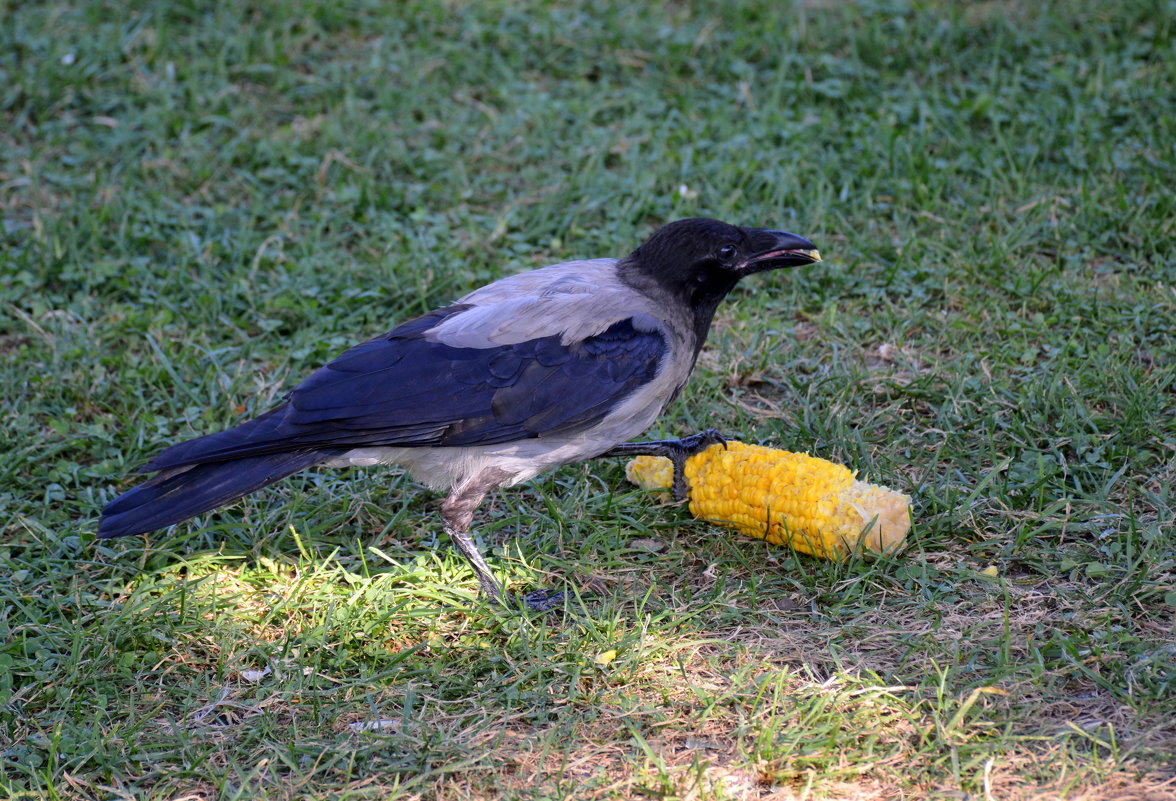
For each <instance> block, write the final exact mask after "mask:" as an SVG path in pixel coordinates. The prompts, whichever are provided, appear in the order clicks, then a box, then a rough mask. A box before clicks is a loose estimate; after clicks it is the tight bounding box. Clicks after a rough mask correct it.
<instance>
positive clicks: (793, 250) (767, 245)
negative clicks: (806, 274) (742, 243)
mask: <svg viewBox="0 0 1176 801" xmlns="http://www.w3.org/2000/svg"><path fill="white" fill-rule="evenodd" d="M747 233H748V237H749V239H750V240H751V247H752V249H753V253H752V255H751V256H749V257H748V258H747V260H746V261H744V262H743V264H742V265H741V269H740V272H741V273H743V274H744V275H750V274H752V273H762V272H763V271H764V270H777V269H779V268H781V267H799V266H801V265H803V264H812V263H813V262H818V261H820V260H821V254H820V252H819V251H818V250H817V246H816V245H814V244H813V243H812V242H810V241H808V240H807V239H805V238H804V237H803V236H797V235H796V234H790V233H788V232H787V231H771V230H767V229H764V228H752V229H748V231H747Z"/></svg>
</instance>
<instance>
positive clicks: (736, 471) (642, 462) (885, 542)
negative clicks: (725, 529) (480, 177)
mask: <svg viewBox="0 0 1176 801" xmlns="http://www.w3.org/2000/svg"><path fill="white" fill-rule="evenodd" d="M625 473H626V475H627V476H628V477H629V480H630V481H632V482H633V483H635V484H638V485H640V486H642V487H645V488H646V489H667V488H669V486H670V483H671V481H672V479H673V467H672V466H671V464H670V460H669V459H663V458H661V457H655V456H638V457H637V458H635V459H633V460H632V461H630V462H629V464H628V466H627V467H626V469H625ZM686 481H687V484H688V485H689V488H690V489H689V495H688V498H689V501H690V512H691V514H693V515H694V516H695V517H697V518H699V519H700V520H708V521H710V522H713V523H720V524H723V525H726V526H731V527H732V528H735V529H738V530H739V531H741V532H743V533H744V534H748V535H750V536H752V537H756V538H759V539H766V540H767V541H768V542H771V543H773V544H776V545H788V546H790V547H792V548H794V549H796V550H798V551H803V552H804V553H809V554H813V555H814V556H823V557H825V558H829V559H841V558H844V557H846V556H848V555H849V554H850V553H853V552H855V551H858V550H859V549H864V550H867V551H872V552H874V553H887V552H891V551H894V550H897V549H898V547H899V546H900V545H901V544H902V541H903V539H904V538H905V537H906V534H907V531H909V530H910V527H911V515H910V502H911V499H910V497H909V496H907V495H904V494H902V493H901V492H898V491H896V490H892V489H888V488H886V487H880V486H878V485H876V484H867V483H865V482H863V481H858V480H857V479H856V473H855V472H853V471H851V470H850V469H849V468H847V467H843V466H842V465H839V464H834V463H833V462H829V461H826V460H824V459H818V458H817V457H815V456H809V455H808V454H805V453H790V452H789V451H781V450H776V449H774V448H764V447H761V446H758V445H747V444H744V443H742V442H728V443H727V447H726V448H724V447H723V446H722V445H712V446H711V447H709V448H707V449H706V450H705V451H702V452H701V453H697V454H695V455H693V456H691V457H690V458H689V459H687V460H686Z"/></svg>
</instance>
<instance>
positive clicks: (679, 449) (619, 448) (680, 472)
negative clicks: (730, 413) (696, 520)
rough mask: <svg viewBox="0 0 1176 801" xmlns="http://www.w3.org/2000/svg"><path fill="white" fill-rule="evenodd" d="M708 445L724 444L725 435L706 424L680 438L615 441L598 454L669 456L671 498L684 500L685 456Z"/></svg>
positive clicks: (685, 486)
mask: <svg viewBox="0 0 1176 801" xmlns="http://www.w3.org/2000/svg"><path fill="white" fill-rule="evenodd" d="M711 445H722V446H723V447H724V448H725V447H727V438H726V437H724V436H723V435H722V434H720V433H719V432H718V430H716V429H714V428H708V429H706V430H705V431H700V432H698V433H697V434H692V435H691V436H689V437H683V438H682V439H663V440H656V441H654V442H625V443H622V444H620V445H616V446H614V447H612V448H610V449H609V450H607V451H605V452H604V453H602V454H601V456H621V457H630V456H661V457H663V458H666V459H669V460H670V463H671V464H672V465H673V466H674V481H673V483H672V484H671V485H670V491H671V492H672V493H673V494H674V500H676V501H684V500H686V496H687V494H688V492H689V487H688V486H687V484H686V460H687V459H689V458H690V457H691V456H693V455H694V454H696V453H701V452H702V451H705V450H706V449H707V448H709V447H710V446H711Z"/></svg>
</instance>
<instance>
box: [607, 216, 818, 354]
mask: <svg viewBox="0 0 1176 801" xmlns="http://www.w3.org/2000/svg"><path fill="white" fill-rule="evenodd" d="M820 260H821V256H820V254H819V253H818V252H817V246H816V245H814V244H813V243H812V242H810V241H808V240H807V239H805V238H804V237H800V236H797V235H796V234H790V233H788V232H786V231H773V230H769V229H766V228H743V227H740V226H738V225H728V224H727V223H724V222H719V221H718V220H711V219H707V218H705V217H694V218H691V219H688V220H678V221H677V222H672V223H669V224H668V225H664V226H662V227H661V228H659V229H658V230H656V231H654V232H653V235H652V236H650V237H649V239H647V240H645V241H644V242H642V243H641V245H640V246H638V247H637V249H636V250H634V251H633V252H632V253H630V254H629V255H628V256H627V257H626V258H625V259H623V260H622V261H621V264H620V265H619V269H620V271H621V275H622V276H623V277H625V279H626V280H628V281H629V282H630V283H632V284H634V285H635V286H637V287H638V288H646V287H648V288H650V289H652V288H653V287H656V289H655V290H654V291H660V293H666V294H668V295H670V296H671V297H672V298H674V299H675V300H678V301H680V302H684V303H685V304H686V305H687V306H688V308H689V309H690V310H691V311H692V312H693V313H694V315H695V320H696V322H695V328H696V329H698V330H699V334H700V337H699V340H700V343H699V344H700V345H701V339H703V338H705V336H706V331H707V329H708V328H709V327H710V320H711V317H712V316H713V315H714V312H715V309H716V307H717V306H718V305H719V301H721V300H722V299H723V298H724V297H726V296H727V293H728V292H730V291H731V290H732V289H733V288H734V286H735V284H736V283H738V281H739V279H740V278H742V277H743V276H745V275H751V274H752V273H759V272H763V271H765V270H775V269H778V268H780V267H798V266H800V265H802V264H812V263H813V262H817V261H820Z"/></svg>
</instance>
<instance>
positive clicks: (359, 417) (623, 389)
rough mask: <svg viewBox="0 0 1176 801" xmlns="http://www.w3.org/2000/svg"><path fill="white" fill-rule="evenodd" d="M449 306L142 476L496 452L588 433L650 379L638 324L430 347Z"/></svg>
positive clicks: (651, 351) (649, 342) (651, 338)
mask: <svg viewBox="0 0 1176 801" xmlns="http://www.w3.org/2000/svg"><path fill="white" fill-rule="evenodd" d="M464 308H465V307H461V306H451V307H448V308H445V309H440V310H438V311H435V312H432V313H430V314H427V315H424V316H423V317H420V318H417V319H416V320H412V321H410V322H408V323H405V324H404V325H402V326H400V327H398V328H396V329H394V330H393V331H391V332H389V333H388V334H385V335H383V336H381V337H377V338H376V339H372V340H369V341H368V342H364V343H363V344H361V345H357V346H356V347H354V348H352V349H351V350H349V351H347V352H346V353H344V354H343V355H341V356H340V357H339V358H337V359H335V360H334V361H332V362H330V363H329V364H327V365H326V366H325V367H323V368H321V369H320V370H318V371H317V372H315V373H313V374H312V375H310V376H309V377H308V378H307V379H306V380H305V381H303V382H302V383H301V384H299V385H298V386H297V387H296V388H295V389H294V390H293V391H292V392H291V393H290V395H289V397H288V398H287V400H286V402H285V403H284V404H282V405H281V406H279V407H277V408H275V409H273V410H271V411H269V412H267V413H266V414H264V415H262V416H261V417H258V418H256V419H254V420H250V421H248V422H246V423H243V424H241V425H240V426H238V427H236V428H234V429H231V430H229V431H224V432H221V433H219V434H212V435H209V436H207V437H201V438H200V439H196V440H191V441H189V442H183V443H180V444H178V445H175V446H173V447H171V448H169V449H167V450H166V451H164V452H163V453H161V454H159V455H158V456H156V457H155V458H154V459H152V460H151V461H150V462H149V463H148V464H147V465H146V466H145V468H144V469H145V470H160V469H165V468H168V467H175V466H178V465H183V464H193V463H197V462H207V461H219V460H225V459H238V458H242V457H245V456H254V455H260V454H266V453H278V452H283V451H291V450H303V449H321V448H338V447H341V446H342V447H371V446H381V445H385V446H396V447H419V446H439V447H459V446H470V445H491V444H497V443H503V442H511V441H514V440H520V439H529V438H534V437H543V436H550V435H553V434H557V433H563V432H569V431H576V430H583V429H586V428H589V427H591V426H593V425H595V424H596V423H598V422H599V421H600V420H602V419H603V418H604V416H605V415H606V414H607V413H608V412H609V411H610V410H611V409H613V408H615V407H616V406H617V405H618V404H619V403H621V402H622V401H624V400H625V399H626V398H628V397H629V396H630V395H632V394H633V392H635V391H636V390H637V389H638V388H640V387H641V386H642V385H644V384H646V383H648V382H649V381H652V380H653V379H654V377H655V376H656V374H657V372H658V369H659V368H660V366H661V364H662V361H663V359H664V357H665V355H666V353H667V351H668V347H669V346H668V343H667V341H666V338H665V335H664V334H663V333H662V332H661V331H660V330H657V329H651V328H650V326H648V325H645V324H643V323H639V324H635V321H634V319H632V318H630V319H624V320H621V321H619V322H616V323H614V324H613V325H612V326H610V327H609V328H607V329H606V330H604V331H602V332H601V333H599V334H597V335H595V336H592V337H588V338H587V339H584V340H582V341H579V342H574V343H570V344H566V345H565V344H563V343H562V342H561V341H560V337H559V336H558V335H555V336H546V337H541V338H537V339H532V340H528V341H525V342H520V343H516V344H510V345H500V346H495V347H489V348H464V347H454V346H451V345H446V344H443V343H440V342H433V341H430V340H429V339H427V338H426V337H425V332H426V331H428V330H429V329H430V328H433V327H434V326H436V325H437V324H438V323H439V322H440V321H442V320H443V319H445V318H446V317H448V316H450V315H453V314H460V313H461V311H462V310H463V309H464Z"/></svg>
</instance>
